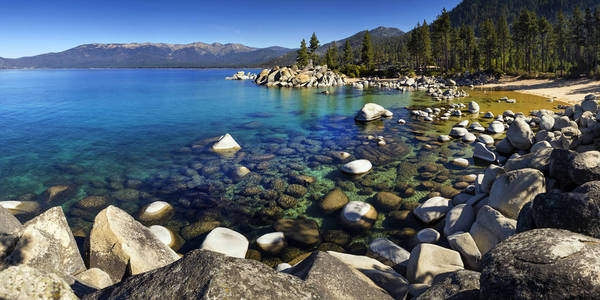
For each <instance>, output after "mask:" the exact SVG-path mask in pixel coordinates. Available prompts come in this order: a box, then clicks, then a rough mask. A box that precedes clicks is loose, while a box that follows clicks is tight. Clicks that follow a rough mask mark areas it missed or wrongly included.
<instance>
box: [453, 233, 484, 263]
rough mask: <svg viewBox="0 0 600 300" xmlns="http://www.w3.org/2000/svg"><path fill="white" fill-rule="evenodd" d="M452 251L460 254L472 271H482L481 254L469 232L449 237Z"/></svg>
mask: <svg viewBox="0 0 600 300" xmlns="http://www.w3.org/2000/svg"><path fill="white" fill-rule="evenodd" d="M448 243H449V244H450V248H452V250H456V251H458V252H460V255H461V256H462V259H463V262H464V263H465V266H466V267H467V268H469V269H471V270H477V271H479V270H480V269H481V256H482V255H481V252H480V251H479V248H478V247H477V244H476V243H475V240H473V237H472V236H471V234H470V233H468V232H457V233H455V234H453V235H451V236H449V237H448Z"/></svg>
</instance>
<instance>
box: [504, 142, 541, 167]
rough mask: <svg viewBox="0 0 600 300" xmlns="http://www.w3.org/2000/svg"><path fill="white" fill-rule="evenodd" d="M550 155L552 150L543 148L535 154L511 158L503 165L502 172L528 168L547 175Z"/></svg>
mask: <svg viewBox="0 0 600 300" xmlns="http://www.w3.org/2000/svg"><path fill="white" fill-rule="evenodd" d="M532 148H533V147H532ZM551 155H552V148H543V149H540V150H538V151H537V152H532V153H528V154H525V155H521V156H513V157H511V158H510V159H509V160H507V161H506V163H505V164H504V170H505V171H506V172H509V171H514V170H519V169H528V168H529V169H537V170H539V171H541V172H544V173H547V172H548V171H549V169H550V157H551Z"/></svg>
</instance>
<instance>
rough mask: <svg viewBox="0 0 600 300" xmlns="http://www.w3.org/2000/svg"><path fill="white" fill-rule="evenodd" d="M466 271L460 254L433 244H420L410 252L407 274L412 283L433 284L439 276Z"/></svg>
mask: <svg viewBox="0 0 600 300" xmlns="http://www.w3.org/2000/svg"><path fill="white" fill-rule="evenodd" d="M461 269H464V265H463V262H462V259H461V258H460V254H459V253H458V252H456V251H454V250H450V249H447V248H444V247H440V246H437V245H433V244H419V245H418V246H416V247H415V248H414V249H412V251H411V252H410V259H409V260H408V267H407V270H406V274H407V276H408V280H409V281H410V282H411V283H425V284H431V282H432V281H433V278H434V277H435V276H437V275H439V274H443V273H448V272H454V271H457V270H461Z"/></svg>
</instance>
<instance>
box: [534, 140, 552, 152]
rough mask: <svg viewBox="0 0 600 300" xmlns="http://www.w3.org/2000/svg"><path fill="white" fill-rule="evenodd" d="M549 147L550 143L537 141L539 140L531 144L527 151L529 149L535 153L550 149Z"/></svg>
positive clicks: (550, 146)
mask: <svg viewBox="0 0 600 300" xmlns="http://www.w3.org/2000/svg"><path fill="white" fill-rule="evenodd" d="M550 148H552V145H550V143H549V142H548V141H539V142H537V143H535V144H533V146H531V149H529V151H531V153H536V152H539V151H541V150H543V149H550Z"/></svg>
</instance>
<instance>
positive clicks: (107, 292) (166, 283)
mask: <svg viewBox="0 0 600 300" xmlns="http://www.w3.org/2000/svg"><path fill="white" fill-rule="evenodd" d="M131 298H133V299H318V298H320V297H319V294H318V292H317V291H316V290H315V289H314V288H313V287H311V286H310V285H308V284H307V283H305V282H304V281H302V280H301V279H299V278H297V277H295V276H293V275H289V274H285V273H281V272H277V271H275V270H273V269H271V268H269V267H268V266H267V265H265V264H263V263H261V262H258V261H255V260H251V259H240V258H235V257H230V256H226V255H223V254H220V253H216V252H212V251H205V250H194V251H191V252H189V253H188V254H186V255H185V256H184V257H183V258H182V259H180V260H179V261H177V262H175V263H173V264H170V265H167V266H165V267H163V268H160V269H156V270H153V271H150V272H146V273H143V274H138V275H136V276H132V277H128V278H126V279H125V280H123V281H122V282H120V283H118V284H115V285H113V286H110V287H108V288H105V289H103V290H100V291H98V292H95V293H93V294H90V295H87V296H86V299H90V300H91V299H131Z"/></svg>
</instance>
